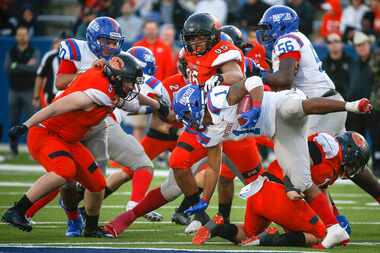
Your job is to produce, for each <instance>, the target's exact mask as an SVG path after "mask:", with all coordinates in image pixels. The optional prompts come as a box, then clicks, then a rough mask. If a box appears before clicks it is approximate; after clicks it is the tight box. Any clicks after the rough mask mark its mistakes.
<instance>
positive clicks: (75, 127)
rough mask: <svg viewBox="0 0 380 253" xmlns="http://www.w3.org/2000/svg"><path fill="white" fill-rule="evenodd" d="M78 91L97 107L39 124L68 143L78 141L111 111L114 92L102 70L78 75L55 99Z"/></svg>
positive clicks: (69, 113) (66, 114)
mask: <svg viewBox="0 0 380 253" xmlns="http://www.w3.org/2000/svg"><path fill="white" fill-rule="evenodd" d="M78 91H81V92H84V93H86V95H88V96H89V97H90V98H91V99H92V100H93V102H94V103H95V104H96V105H98V106H97V107H94V108H92V109H91V110H88V111H83V110H81V111H72V112H67V113H64V114H62V115H58V116H56V117H53V118H50V119H47V120H45V121H43V122H42V123H41V124H42V125H43V126H44V127H46V128H47V129H49V130H50V131H52V132H54V133H55V134H57V135H58V136H60V137H61V138H62V139H64V140H65V141H68V142H77V141H80V140H81V139H82V138H83V136H84V135H85V134H86V133H87V131H88V130H89V129H90V128H91V127H92V126H95V125H97V124H98V123H99V122H100V121H102V120H103V119H104V118H105V117H106V116H107V114H108V113H110V112H111V111H112V109H113V107H112V99H113V98H114V97H115V91H114V89H113V88H112V86H111V84H110V83H109V81H108V79H107V78H106V77H105V76H104V75H103V69H100V68H91V69H89V70H88V71H86V72H85V73H83V74H81V75H79V76H78V78H77V79H75V80H74V81H73V82H72V84H71V85H70V86H69V87H68V88H66V89H65V90H64V91H63V92H62V93H61V94H59V95H58V96H57V97H56V99H60V98H62V97H64V96H66V95H68V94H70V93H73V92H78Z"/></svg>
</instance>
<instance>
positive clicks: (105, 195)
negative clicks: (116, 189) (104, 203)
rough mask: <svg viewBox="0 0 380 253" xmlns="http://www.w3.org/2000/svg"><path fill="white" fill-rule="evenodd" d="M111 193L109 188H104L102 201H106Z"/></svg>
mask: <svg viewBox="0 0 380 253" xmlns="http://www.w3.org/2000/svg"><path fill="white" fill-rule="evenodd" d="M112 193H113V190H111V189H110V188H108V187H107V186H106V188H105V189H104V198H103V199H106V198H107V197H108V196H109V195H111V194H112Z"/></svg>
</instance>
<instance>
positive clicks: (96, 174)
mask: <svg viewBox="0 0 380 253" xmlns="http://www.w3.org/2000/svg"><path fill="white" fill-rule="evenodd" d="M71 150H72V153H73V154H74V159H75V161H76V163H77V164H78V170H77V175H76V180H77V181H78V182H80V183H81V184H82V185H83V186H84V187H85V188H86V191H85V194H84V203H85V209H86V225H85V229H84V232H83V235H84V236H89V237H107V234H105V233H104V232H103V231H102V230H101V229H99V227H98V221H99V213H100V208H101V205H102V201H103V198H104V189H105V187H106V180H105V177H104V175H103V172H102V170H101V169H100V167H99V166H98V165H97V163H96V162H95V158H94V157H93V156H92V154H91V153H90V151H89V150H88V149H87V148H85V146H84V145H83V144H81V143H78V144H77V145H75V146H72V147H71Z"/></svg>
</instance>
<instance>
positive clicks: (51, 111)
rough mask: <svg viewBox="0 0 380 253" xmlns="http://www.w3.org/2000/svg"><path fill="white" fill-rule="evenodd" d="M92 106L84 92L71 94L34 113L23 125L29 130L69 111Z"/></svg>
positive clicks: (92, 103)
mask: <svg viewBox="0 0 380 253" xmlns="http://www.w3.org/2000/svg"><path fill="white" fill-rule="evenodd" d="M93 105H94V102H93V101H92V99H91V98H90V97H89V96H87V95H86V94H85V93H84V92H81V91H78V92H73V93H71V94H69V95H67V96H64V97H63V98H61V99H58V100H56V101H54V102H53V103H51V104H50V105H48V106H47V107H45V108H43V109H42V110H39V111H38V112H36V113H35V114H34V115H33V116H32V117H30V118H29V119H28V120H27V121H25V123H24V125H25V126H26V127H28V128H29V127H31V126H34V125H36V124H38V123H40V122H41V121H44V120H45V119H48V118H50V117H53V116H57V115H60V114H63V113H66V112H70V111H75V110H84V109H88V108H90V107H91V106H93Z"/></svg>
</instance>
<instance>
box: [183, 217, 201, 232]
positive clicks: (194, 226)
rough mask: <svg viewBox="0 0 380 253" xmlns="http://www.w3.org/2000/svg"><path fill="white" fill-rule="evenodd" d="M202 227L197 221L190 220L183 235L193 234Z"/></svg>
mask: <svg viewBox="0 0 380 253" xmlns="http://www.w3.org/2000/svg"><path fill="white" fill-rule="evenodd" d="M201 227H202V223H201V222H200V221H198V220H192V221H191V222H190V224H189V225H187V227H186V228H185V234H194V233H195V232H197V231H198V230H199V229H200V228H201Z"/></svg>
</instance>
